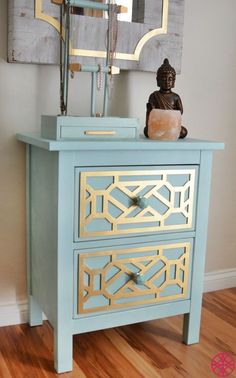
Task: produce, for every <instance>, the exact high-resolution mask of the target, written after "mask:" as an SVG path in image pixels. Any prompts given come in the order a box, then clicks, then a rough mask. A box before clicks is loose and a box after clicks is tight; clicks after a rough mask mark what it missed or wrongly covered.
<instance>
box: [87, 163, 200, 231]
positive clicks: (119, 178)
mask: <svg viewBox="0 0 236 378" xmlns="http://www.w3.org/2000/svg"><path fill="white" fill-rule="evenodd" d="M195 173H196V169H187V168H186V169H162V170H153V171H103V172H101V171H100V172H81V173H80V236H81V237H86V236H100V235H115V234H124V233H126V234H127V233H135V232H151V231H163V230H177V229H186V228H191V227H192V219H193V203H194V185H195ZM138 198H139V199H140V198H141V199H142V200H143V199H144V201H145V208H142V207H140V206H138V204H137V199H138Z"/></svg>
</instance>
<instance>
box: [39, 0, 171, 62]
mask: <svg viewBox="0 0 236 378" xmlns="http://www.w3.org/2000/svg"><path fill="white" fill-rule="evenodd" d="M42 1H43V0H35V18H37V19H39V20H42V21H46V22H48V23H49V24H50V25H52V26H53V27H54V28H55V29H56V30H57V31H58V33H60V23H59V21H58V20H57V19H55V18H54V17H53V16H50V15H49V14H46V13H44V11H43V5H42ZM168 10H169V0H163V6H162V17H161V19H162V21H161V27H160V28H157V29H153V30H151V31H149V32H148V33H146V34H145V35H143V37H142V38H141V39H140V40H139V41H138V43H137V45H136V47H135V49H134V52H133V53H131V54H126V53H121V52H116V54H115V59H120V60H133V61H139V57H140V54H141V51H142V48H143V47H144V45H145V44H146V43H147V42H148V41H149V40H150V39H151V38H153V37H155V36H157V35H161V34H167V26H168ZM70 55H72V56H86V57H93V58H106V51H99V50H86V49H78V48H75V47H71V48H70Z"/></svg>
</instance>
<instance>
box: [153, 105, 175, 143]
mask: <svg viewBox="0 0 236 378" xmlns="http://www.w3.org/2000/svg"><path fill="white" fill-rule="evenodd" d="M180 131H181V112H180V111H179V110H164V109H152V111H151V112H150V115H149V119H148V137H149V138H150V139H157V140H177V139H178V138H179V135H180Z"/></svg>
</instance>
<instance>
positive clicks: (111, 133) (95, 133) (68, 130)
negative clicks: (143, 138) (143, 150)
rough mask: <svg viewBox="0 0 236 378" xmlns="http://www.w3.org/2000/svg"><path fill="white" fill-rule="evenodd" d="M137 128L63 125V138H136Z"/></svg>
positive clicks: (61, 135)
mask: <svg viewBox="0 0 236 378" xmlns="http://www.w3.org/2000/svg"><path fill="white" fill-rule="evenodd" d="M136 136H137V135H136V129H135V128H125V127H119V128H118V127H110V128H109V129H107V128H106V127H78V128H75V127H73V126H64V127H61V134H60V137H61V139H74V138H80V139H94V138H96V139H98V138H100V139H117V138H118V139H119V138H120V139H122V138H124V139H127V138H135V137H136Z"/></svg>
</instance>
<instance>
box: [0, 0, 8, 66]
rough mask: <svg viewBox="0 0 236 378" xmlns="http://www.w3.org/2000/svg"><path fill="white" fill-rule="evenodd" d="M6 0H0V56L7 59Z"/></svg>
mask: <svg viewBox="0 0 236 378" xmlns="http://www.w3.org/2000/svg"><path fill="white" fill-rule="evenodd" d="M7 19H8V18H7V0H1V1H0V35H1V38H0V58H2V59H4V60H7Z"/></svg>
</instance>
